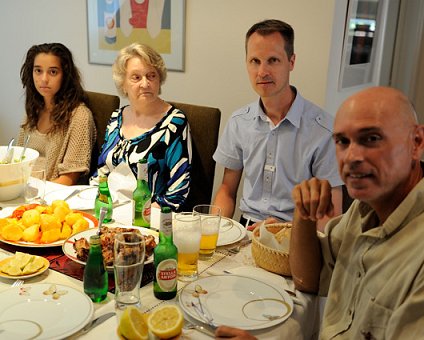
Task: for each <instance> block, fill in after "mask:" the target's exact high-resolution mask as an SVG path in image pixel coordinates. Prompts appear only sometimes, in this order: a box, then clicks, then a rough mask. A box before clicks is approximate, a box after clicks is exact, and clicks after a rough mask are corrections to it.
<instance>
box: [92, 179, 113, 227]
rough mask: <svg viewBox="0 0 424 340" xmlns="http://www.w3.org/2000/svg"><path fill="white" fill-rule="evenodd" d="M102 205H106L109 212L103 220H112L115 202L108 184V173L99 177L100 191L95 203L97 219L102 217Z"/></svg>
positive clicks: (106, 221) (105, 221)
mask: <svg viewBox="0 0 424 340" xmlns="http://www.w3.org/2000/svg"><path fill="white" fill-rule="evenodd" d="M101 207H105V208H106V209H107V213H106V215H105V219H104V220H103V222H104V223H108V222H110V221H112V211H113V203H112V196H111V195H110V191H109V187H108V184H107V176H106V175H101V176H100V177H99V191H98V192H97V197H96V201H95V204H94V215H95V216H96V218H97V219H99V217H100V208H101Z"/></svg>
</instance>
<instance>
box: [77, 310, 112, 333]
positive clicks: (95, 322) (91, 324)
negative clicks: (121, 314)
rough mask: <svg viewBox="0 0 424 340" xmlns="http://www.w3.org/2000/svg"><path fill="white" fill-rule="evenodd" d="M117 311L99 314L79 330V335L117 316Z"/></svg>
mask: <svg viewBox="0 0 424 340" xmlns="http://www.w3.org/2000/svg"><path fill="white" fill-rule="evenodd" d="M115 315H116V314H115V312H110V313H106V314H103V315H101V316H99V317H98V318H97V319H94V320H93V321H91V322H89V323H88V324H87V325H86V326H85V327H84V328H83V329H82V330H81V331H80V332H78V335H82V334H85V333H88V332H89V331H91V330H92V329H93V328H94V327H97V326H98V325H100V324H101V323H103V322H105V321H106V320H108V319H110V318H111V317H112V316H115Z"/></svg>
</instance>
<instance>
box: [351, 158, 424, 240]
mask: <svg viewBox="0 0 424 340" xmlns="http://www.w3.org/2000/svg"><path fill="white" fill-rule="evenodd" d="M423 164H424V163H421V166H422V167H423ZM423 200H424V178H423V179H421V181H420V182H418V184H417V185H416V186H415V187H414V188H413V189H412V190H411V191H410V192H409V194H408V195H407V196H406V197H405V199H404V200H403V201H402V202H401V203H400V204H399V206H398V207H397V208H396V209H395V210H394V211H393V212H392V213H391V214H390V216H389V217H388V218H387V220H386V221H384V223H383V224H382V225H380V226H378V227H376V228H372V229H370V230H368V231H366V232H365V233H364V234H366V235H368V236H373V237H377V238H384V237H386V236H389V235H391V234H394V233H396V232H397V231H398V230H400V229H401V228H403V226H404V225H406V224H407V223H408V222H409V221H411V220H413V219H414V218H416V217H417V216H418V215H421V214H423V213H424V206H423V205H422V204H418V203H417V202H422V201H423ZM359 213H360V215H361V220H362V226H365V225H368V226H369V225H370V223H371V225H372V222H374V225H375V224H376V223H377V221H378V218H377V214H376V212H375V210H374V209H372V208H371V207H370V206H369V205H368V204H366V203H364V202H360V203H359ZM371 219H373V220H374V221H371ZM362 230H364V229H362Z"/></svg>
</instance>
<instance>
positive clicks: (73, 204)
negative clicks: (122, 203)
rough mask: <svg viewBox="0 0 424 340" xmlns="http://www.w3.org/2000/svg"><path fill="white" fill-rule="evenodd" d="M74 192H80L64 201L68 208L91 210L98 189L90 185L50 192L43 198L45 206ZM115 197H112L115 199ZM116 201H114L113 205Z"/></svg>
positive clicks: (74, 186)
mask: <svg viewBox="0 0 424 340" xmlns="http://www.w3.org/2000/svg"><path fill="white" fill-rule="evenodd" d="M74 190H80V192H79V193H78V194H76V195H75V196H73V197H71V198H70V199H68V200H66V202H67V203H68V205H69V207H70V208H71V209H73V210H93V209H94V201H95V200H96V196H97V191H98V190H99V188H98V187H97V186H90V185H73V186H69V187H66V188H61V189H58V190H54V191H50V192H49V193H47V194H46V195H45V196H44V199H45V200H46V202H47V204H49V205H51V204H52V202H53V201H55V200H63V199H65V198H66V197H67V196H68V195H70V194H71V193H72V192H73V191H74ZM115 196H116V195H112V197H115ZM116 202H117V200H116V199H114V203H116Z"/></svg>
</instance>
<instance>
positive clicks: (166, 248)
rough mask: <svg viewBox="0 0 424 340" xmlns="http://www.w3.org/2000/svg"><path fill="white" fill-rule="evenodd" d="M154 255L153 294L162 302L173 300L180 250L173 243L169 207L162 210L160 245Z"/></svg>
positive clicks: (175, 291) (175, 290)
mask: <svg viewBox="0 0 424 340" xmlns="http://www.w3.org/2000/svg"><path fill="white" fill-rule="evenodd" d="M153 254H154V255H153V262H154V265H155V276H154V278H153V294H154V295H155V297H156V298H158V299H161V300H169V299H172V298H174V297H175V296H176V295H177V259H178V250H177V247H176V246H175V245H174V242H173V241H172V212H171V209H170V208H169V207H162V209H161V214H160V229H159V244H158V245H157V246H156V247H155V249H154V252H153Z"/></svg>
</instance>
